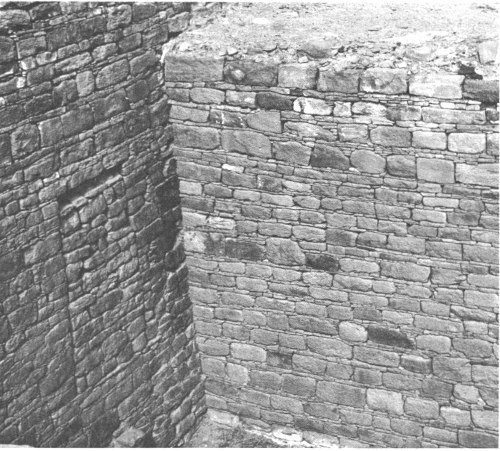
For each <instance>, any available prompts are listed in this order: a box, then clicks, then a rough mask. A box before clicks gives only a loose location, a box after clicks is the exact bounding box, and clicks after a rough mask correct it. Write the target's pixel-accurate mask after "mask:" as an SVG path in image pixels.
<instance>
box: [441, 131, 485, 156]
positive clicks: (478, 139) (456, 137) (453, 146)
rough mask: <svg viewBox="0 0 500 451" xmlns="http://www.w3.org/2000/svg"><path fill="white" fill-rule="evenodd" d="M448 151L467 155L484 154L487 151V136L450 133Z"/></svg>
mask: <svg viewBox="0 0 500 451" xmlns="http://www.w3.org/2000/svg"><path fill="white" fill-rule="evenodd" d="M448 150H451V151H452V152H460V153H467V154H470V153H471V154H476V153H481V152H484V151H485V150H486V136H485V135H483V134H477V133H450V134H449V136H448Z"/></svg>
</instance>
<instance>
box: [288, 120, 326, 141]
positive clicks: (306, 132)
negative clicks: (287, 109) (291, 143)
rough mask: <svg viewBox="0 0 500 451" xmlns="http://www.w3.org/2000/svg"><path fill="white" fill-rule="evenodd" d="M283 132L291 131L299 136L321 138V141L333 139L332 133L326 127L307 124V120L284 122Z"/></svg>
mask: <svg viewBox="0 0 500 451" xmlns="http://www.w3.org/2000/svg"><path fill="white" fill-rule="evenodd" d="M285 132H287V133H293V134H294V135H298V136H300V137H304V136H305V137H310V138H316V139H321V140H323V141H334V140H335V136H334V134H333V133H332V132H331V131H329V130H327V129H326V128H323V127H320V126H319V125H313V124H309V123H307V122H285Z"/></svg>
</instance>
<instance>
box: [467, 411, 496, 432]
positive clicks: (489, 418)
mask: <svg viewBox="0 0 500 451" xmlns="http://www.w3.org/2000/svg"><path fill="white" fill-rule="evenodd" d="M467 413H468V412H467ZM471 413H472V421H473V422H474V424H475V425H476V426H477V427H479V428H481V429H486V430H489V431H498V413H497V412H494V411H491V410H473V411H472V412H471Z"/></svg>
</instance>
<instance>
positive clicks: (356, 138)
mask: <svg viewBox="0 0 500 451" xmlns="http://www.w3.org/2000/svg"><path fill="white" fill-rule="evenodd" d="M339 139H340V140H341V141H352V142H362V143H365V142H367V141H368V127H367V126H366V125H358V124H346V125H339Z"/></svg>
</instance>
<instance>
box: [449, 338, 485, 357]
mask: <svg viewBox="0 0 500 451" xmlns="http://www.w3.org/2000/svg"><path fill="white" fill-rule="evenodd" d="M453 347H454V348H455V349H456V350H457V351H460V352H463V353H464V354H465V356H466V357H469V358H474V357H482V358H485V357H490V356H491V354H492V353H493V349H492V347H491V343H489V342H487V341H484V340H480V339H478V338H454V339H453Z"/></svg>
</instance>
